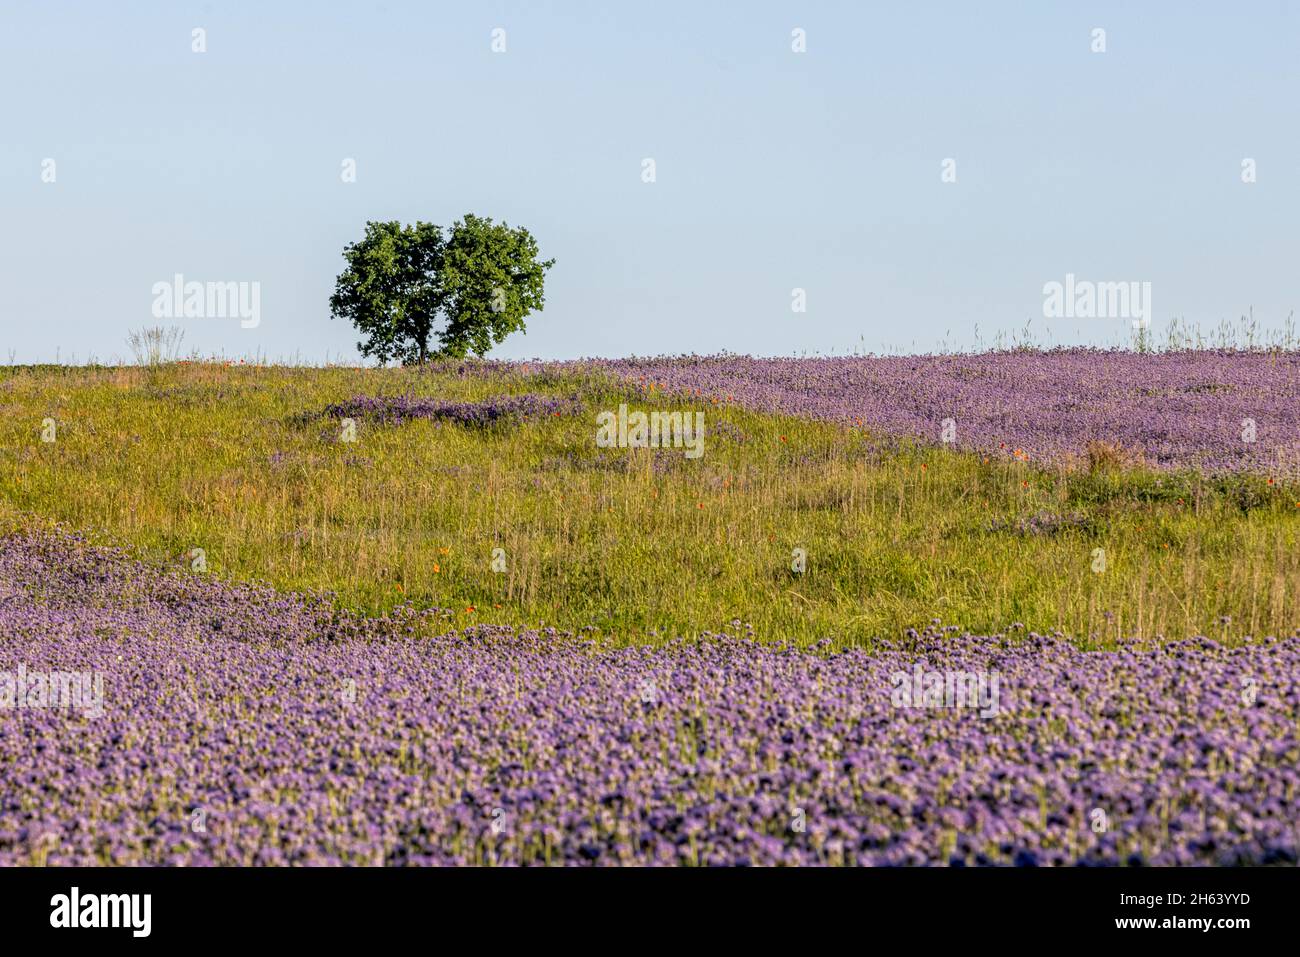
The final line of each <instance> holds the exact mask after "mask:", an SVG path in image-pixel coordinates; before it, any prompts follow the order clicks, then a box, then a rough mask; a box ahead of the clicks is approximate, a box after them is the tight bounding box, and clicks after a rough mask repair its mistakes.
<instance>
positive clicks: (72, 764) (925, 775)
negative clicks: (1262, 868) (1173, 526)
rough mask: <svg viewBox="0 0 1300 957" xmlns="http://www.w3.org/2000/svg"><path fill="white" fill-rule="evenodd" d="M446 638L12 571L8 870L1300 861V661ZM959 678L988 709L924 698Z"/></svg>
mask: <svg viewBox="0 0 1300 957" xmlns="http://www.w3.org/2000/svg"><path fill="white" fill-rule="evenodd" d="M736 624H737V630H738V631H743V626H742V625H741V624H740V623H739V622H737V623H736ZM448 627H449V626H447V625H446V624H445V623H444V622H443V621H442V618H441V615H440V614H439V613H436V612H425V613H421V614H418V615H417V614H415V613H413V612H406V611H403V612H400V613H398V614H395V615H393V616H392V617H389V618H385V619H373V618H370V619H366V618H358V617H353V616H351V615H348V614H345V613H342V612H339V611H336V610H334V609H333V607H332V606H331V604H330V602H329V601H327V600H325V599H309V598H303V597H298V596H289V595H282V594H277V593H275V592H274V591H272V590H271V589H269V588H267V587H265V586H261V585H228V584H223V583H220V582H217V581H214V580H212V579H209V578H206V577H200V576H195V575H191V574H189V573H187V572H163V571H159V570H157V569H154V568H152V567H149V566H145V565H142V564H139V563H138V562H136V561H134V560H133V559H131V558H129V557H127V556H125V555H124V554H123V553H120V552H117V551H112V550H107V549H103V548H99V547H92V546H90V545H87V544H86V543H84V542H83V541H81V540H79V539H77V538H75V537H72V536H64V535H60V534H52V533H38V534H30V535H15V536H10V537H7V538H5V539H3V540H0V671H3V672H4V675H3V676H2V677H0V704H3V706H4V711H3V712H2V713H0V864H15V863H46V864H84V863H96V862H113V863H119V864H138V863H151V864H196V865H197V864H235V863H259V864H283V863H301V864H338V863H391V864H452V863H465V862H498V863H507V864H514V863H551V864H615V863H647V864H681V863H687V864H704V865H708V864H738V863H752V864H772V863H805V864H823V863H824V864H924V863H937V864H944V863H965V864H983V863H997V864H1004V863H1007V864H1010V863H1018V864H1034V863H1037V864H1069V863H1077V862H1083V863H1135V862H1138V861H1141V862H1146V863H1179V864H1198V863H1199V864H1211V863H1246V862H1248V863H1275V862H1276V863H1281V862H1295V861H1296V855H1297V843H1296V841H1297V835H1296V833H1295V830H1294V824H1293V823H1292V822H1294V821H1295V820H1297V818H1298V817H1300V815H1298V814H1297V811H1298V810H1300V809H1298V808H1297V805H1298V804H1300V739H1298V737H1297V727H1298V722H1300V640H1297V639H1296V638H1286V639H1282V640H1273V639H1265V640H1262V641H1258V642H1255V643H1251V644H1249V645H1245V646H1241V647H1225V646H1223V645H1221V644H1218V643H1215V642H1213V641H1210V640H1207V639H1197V640H1190V641H1183V642H1177V643H1173V644H1169V645H1167V646H1165V647H1164V648H1163V649H1156V648H1154V647H1132V648H1127V649H1125V650H1122V651H1118V652H1108V653H1099V652H1082V651H1079V650H1077V649H1075V648H1074V647H1073V646H1072V645H1070V644H1069V643H1068V642H1066V641H1065V640H1064V638H1063V636H1059V635H1057V636H1039V635H1032V634H1030V635H1024V634H1023V633H1022V632H1015V633H1013V634H1012V635H1008V636H992V637H974V636H970V635H963V634H960V633H956V632H953V631H950V630H946V629H942V628H940V627H938V626H936V627H934V628H933V629H929V630H927V631H926V632H925V633H924V634H920V635H915V634H913V635H911V636H909V638H908V639H907V640H906V641H905V642H904V643H902V644H900V645H896V646H893V647H891V648H889V649H887V650H886V651H884V652H883V653H880V654H876V655H869V654H867V653H865V652H862V651H857V650H855V651H849V652H846V653H843V652H837V650H836V649H834V648H829V647H823V648H820V649H818V650H816V651H813V652H799V651H792V650H785V649H782V648H780V647H778V646H774V645H765V644H757V643H754V642H753V641H749V640H745V639H744V638H740V637H728V636H724V635H713V636H707V637H706V638H705V639H704V640H701V641H690V642H678V643H676V644H672V645H669V646H667V647H661V648H632V649H620V650H609V649H604V650H602V649H601V648H599V647H597V646H595V645H593V644H591V643H589V642H584V641H582V640H580V639H579V638H576V637H573V636H569V635H564V634H557V633H555V632H554V631H553V630H549V629H548V630H545V631H541V632H538V631H520V632H515V631H512V630H509V629H505V628H500V627H496V628H492V627H482V628H477V629H471V630H467V631H462V632H449V633H446V634H438V633H439V632H440V631H444V630H446V629H447V628H448ZM20 667H21V668H22V669H24V673H23V678H24V681H25V682H26V685H25V687H24V688H23V693H22V694H19V693H18V690H19V689H18V684H17V679H16V677H15V675H16V673H17V672H18V670H19V668H20ZM59 671H64V672H76V673H81V672H92V673H94V674H96V675H98V676H100V677H102V703H101V706H99V707H95V708H89V707H85V705H86V699H84V698H83V699H82V700H80V701H79V702H78V703H76V704H74V705H73V706H72V707H65V706H59V707H55V706H54V705H55V704H56V702H54V701H52V700H51V699H50V695H51V694H52V691H51V690H50V688H51V687H52V685H51V686H49V687H45V688H44V690H41V691H39V692H38V690H36V689H39V688H41V687H42V686H41V684H40V683H39V681H37V679H35V678H33V676H34V675H37V674H49V673H51V672H59ZM954 673H960V674H963V675H967V676H970V677H971V679H972V680H976V679H978V681H979V682H980V683H981V684H980V687H981V688H982V689H983V690H984V691H986V692H989V694H987V695H983V696H982V697H981V698H980V700H979V702H978V706H977V704H976V702H975V700H974V698H973V697H971V698H965V697H962V695H961V694H957V695H955V696H950V695H947V693H946V692H943V691H941V692H940V693H939V695H938V696H937V697H934V698H929V697H927V695H928V693H929V692H925V693H920V690H921V689H920V687H918V688H917V691H918V694H916V695H914V696H913V695H909V696H905V697H904V698H901V699H900V698H899V697H898V694H899V680H900V679H899V676H900V675H913V676H914V675H927V674H928V675H933V674H940V675H951V674H954ZM925 686H926V685H924V684H923V685H922V686H921V687H925ZM931 690H932V689H931ZM66 704H67V701H66V700H64V701H63V702H62V705H66ZM922 705H923V706H922Z"/></svg>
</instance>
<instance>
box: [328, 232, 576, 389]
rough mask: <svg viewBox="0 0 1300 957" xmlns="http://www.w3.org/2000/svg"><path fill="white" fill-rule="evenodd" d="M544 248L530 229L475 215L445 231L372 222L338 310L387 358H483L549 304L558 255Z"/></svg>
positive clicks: (335, 304) (352, 260)
mask: <svg viewBox="0 0 1300 957" xmlns="http://www.w3.org/2000/svg"><path fill="white" fill-rule="evenodd" d="M539 255H540V254H539V252H538V248H537V240H535V239H534V238H533V236H532V234H531V233H530V232H529V231H528V230H527V229H524V228H523V227H518V228H513V229H512V228H511V227H510V226H509V225H508V224H507V223H494V222H493V221H492V220H491V219H489V218H487V217H483V216H475V215H473V214H472V213H467V214H466V215H465V216H464V217H462V218H461V219H460V220H458V221H457V222H455V223H453V224H452V225H451V227H449V228H448V229H446V230H445V231H444V230H443V228H442V227H440V226H436V225H434V224H432V223H425V222H417V223H416V224H415V225H414V226H405V225H403V224H401V223H400V222H397V221H392V222H368V223H366V233H365V236H363V237H362V238H361V239H360V240H358V241H357V242H355V243H352V244H350V245H349V246H348V247H347V248H346V249H345V250H344V251H343V258H344V259H345V260H346V262H347V267H346V268H345V269H344V271H343V272H342V273H341V274H340V275H339V277H338V280H337V282H336V283H335V287H334V295H332V296H331V297H330V314H331V315H332V316H333V317H335V318H344V319H347V320H349V321H350V322H351V323H352V324H353V325H354V326H356V328H357V329H358V330H359V331H360V332H361V333H363V335H364V336H365V338H364V339H362V340H361V341H360V342H358V343H357V348H358V349H360V351H361V354H362V355H364V356H369V357H372V358H375V359H378V360H379V361H380V362H389V361H392V360H397V361H400V362H402V363H413V362H420V363H423V362H424V361H425V360H426V359H427V358H429V357H430V356H433V355H437V356H446V357H451V358H464V357H465V356H466V355H469V354H471V353H473V354H474V355H478V356H483V355H486V354H487V352H488V351H489V350H490V349H491V348H492V347H493V346H494V345H498V344H499V343H501V342H502V341H503V340H504V339H505V337H506V336H508V335H509V334H510V333H512V332H522V331H524V330H525V324H524V319H525V317H526V316H527V315H528V314H529V313H530V312H540V311H541V310H542V308H543V306H544V305H545V302H546V299H545V294H544V280H545V274H546V270H548V269H550V268H551V267H552V266H553V265H554V264H555V260H554V259H549V260H545V261H543V260H541V259H539Z"/></svg>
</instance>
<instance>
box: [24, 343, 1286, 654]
mask: <svg viewBox="0 0 1300 957" xmlns="http://www.w3.org/2000/svg"><path fill="white" fill-rule="evenodd" d="M407 389H411V390H414V391H416V392H417V393H419V394H427V395H438V396H442V397H448V398H482V397H485V396H488V395H492V394H498V393H501V392H504V391H513V392H520V391H545V392H552V393H556V394H564V395H567V394H572V393H574V392H575V391H576V392H579V393H580V394H581V396H582V398H583V400H584V402H585V403H586V407H587V409H588V413H587V414H586V415H584V416H583V417H582V418H573V417H569V418H563V419H555V420H553V421H547V422H545V423H543V424H540V425H531V426H516V427H505V428H497V429H494V430H488V431H473V430H469V429H465V428H461V427H457V426H447V425H443V426H441V427H439V426H437V425H434V424H433V423H429V422H414V423H409V424H405V425H401V426H383V427H380V426H367V425H366V424H364V423H363V424H362V425H361V427H360V434H359V440H358V442H357V443H355V444H346V443H342V442H340V441H338V436H339V430H338V426H337V423H336V422H334V421H332V420H327V419H319V420H314V421H304V420H303V419H302V418H301V417H300V414H301V413H303V412H317V411H319V410H320V409H321V408H322V407H323V406H325V405H326V404H327V403H329V402H332V401H336V400H339V399H343V398H347V397H350V396H352V395H355V394H359V393H380V392H384V393H390V392H391V393H396V392H402V391H405V390H407ZM628 397H632V401H633V405H634V407H636V408H643V409H650V408H654V407H658V408H670V409H695V408H702V409H703V410H704V412H705V423H706V438H705V449H706V453H705V455H704V457H703V458H701V459H698V460H694V461H691V460H686V459H684V457H683V456H682V455H681V453H680V452H679V451H665V452H659V453H654V452H650V451H646V450H633V451H628V450H616V449H613V450H601V449H598V448H596V446H595V441H594V436H595V414H596V412H597V411H599V410H601V409H613V408H615V407H616V406H617V403H618V402H619V401H620V399H623V400H626V399H627V398H628ZM47 416H48V417H52V418H54V419H55V420H56V421H57V423H58V436H57V441H56V442H54V443H52V444H46V443H42V442H41V441H40V430H41V421H42V419H44V418H46V417H47ZM881 444H882V443H880V442H879V441H878V440H875V441H873V439H872V438H871V437H869V436H865V435H863V434H862V433H861V432H860V431H858V430H851V429H846V428H842V427H838V426H833V425H828V424H819V423H810V422H803V421H796V420H791V419H783V418H780V417H776V416H765V415H757V414H753V413H749V412H745V411H743V410H740V409H736V408H732V407H728V406H726V405H713V404H711V403H709V402H708V401H707V400H703V399H699V398H689V397H681V396H677V397H667V398H665V397H663V396H656V395H653V394H649V395H646V394H640V393H636V392H634V391H633V390H632V389H631V388H630V387H628V386H626V385H622V384H618V383H614V382H611V381H609V380H606V379H602V378H600V377H598V376H595V375H585V374H584V375H580V374H578V373H576V372H573V373H566V374H561V375H555V374H552V373H537V372H533V373H531V374H530V373H527V372H522V371H519V370H515V371H513V372H510V373H505V374H497V375H494V376H491V377H482V376H465V377H462V376H458V375H456V374H455V373H454V372H452V371H446V372H438V373H435V374H425V375H423V376H416V375H415V374H413V373H411V372H408V371H404V370H356V369H341V368H333V369H290V368H276V367H272V368H251V367H246V368H243V367H226V366H222V365H215V364H205V365H177V366H166V367H161V368H157V369H137V368H129V369H91V370H86V369H66V368H57V367H55V368H37V369H25V368H18V369H9V370H2V369H0V522H2V523H3V524H6V525H13V524H15V523H18V522H25V521H32V520H33V516H36V517H40V518H45V519H53V520H58V521H62V522H65V523H67V524H69V525H72V526H74V527H77V528H81V529H84V530H89V531H92V532H93V533H94V534H96V535H97V536H98V537H100V538H102V539H103V540H106V541H112V542H119V543H129V544H132V545H135V546H138V547H140V548H142V549H143V550H144V551H145V553H146V554H147V555H148V556H149V557H151V558H152V559H154V560H157V561H162V562H171V563H174V564H176V565H178V566H182V565H187V564H188V562H189V559H188V558H187V557H186V553H187V552H188V551H189V550H190V549H191V548H194V547H200V548H203V549H204V550H205V552H206V555H207V562H208V570H209V573H213V574H218V575H223V576H228V577H233V578H261V579H266V580H268V581H270V582H272V583H273V584H275V585H278V586H281V587H287V588H328V589H333V590H335V591H337V593H338V595H339V597H340V600H341V601H343V602H345V603H348V604H351V605H354V606H359V607H365V608H382V607H386V606H388V605H391V604H394V603H396V602H399V601H402V600H406V599H409V600H412V601H414V602H415V603H416V604H418V605H421V606H423V605H438V606H442V607H450V608H455V609H457V610H458V618H459V620H462V621H465V622H469V621H501V622H509V623H516V622H528V623H536V622H537V621H539V620H544V621H546V622H547V623H548V624H555V625H557V626H560V627H565V628H575V629H576V628H581V627H583V626H588V625H590V626H595V627H596V628H598V629H599V630H600V631H601V632H602V633H604V634H606V635H609V636H611V637H613V638H615V639H616V640H630V641H643V640H654V639H653V638H650V637H649V632H650V631H651V630H657V631H658V632H659V634H660V635H661V636H664V635H667V636H672V635H677V634H695V633H697V632H699V631H700V630H706V629H707V630H723V629H729V630H734V629H730V628H729V622H730V620H731V619H733V618H739V619H741V620H742V621H744V622H749V623H752V624H753V625H754V628H755V631H756V633H757V634H758V636H759V637H762V638H789V639H794V640H796V641H799V642H801V643H802V642H810V641H815V640H818V639H820V638H823V637H829V636H835V637H837V638H844V639H849V640H853V641H869V639H870V638H871V637H873V636H878V635H897V634H898V633H899V632H900V631H901V630H902V629H904V628H906V627H908V626H913V625H918V624H920V623H922V622H925V621H928V620H929V619H931V618H932V617H936V616H939V617H942V618H943V620H944V621H945V622H952V623H957V624H960V625H962V626H965V627H969V628H971V629H973V630H977V631H984V630H990V629H991V630H1002V629H1005V628H1006V627H1007V626H1009V625H1010V624H1011V623H1012V622H1023V623H1025V624H1026V625H1028V626H1029V627H1030V628H1033V629H1038V630H1044V629H1050V628H1059V629H1061V630H1062V631H1065V632H1067V633H1069V634H1072V635H1078V636H1081V637H1082V639H1083V640H1084V641H1085V642H1089V641H1090V639H1089V637H1088V636H1095V637H1094V638H1093V639H1091V640H1093V641H1096V642H1098V643H1101V644H1107V643H1109V642H1110V641H1112V640H1113V639H1114V638H1115V637H1116V636H1117V635H1130V634H1134V633H1141V634H1143V635H1147V636H1150V635H1154V634H1157V633H1161V634H1165V635H1168V636H1177V637H1181V636H1183V635H1185V634H1190V633H1204V634H1211V635H1215V636H1218V635H1220V634H1226V633H1227V632H1228V631H1229V630H1230V631H1231V632H1232V633H1234V634H1238V635H1240V634H1242V633H1247V634H1265V633H1280V632H1290V631H1291V630H1292V629H1293V628H1294V627H1295V626H1296V625H1297V624H1300V614H1297V597H1296V594H1295V589H1296V585H1297V583H1300V577H1298V575H1297V573H1298V572H1300V550H1297V547H1296V545H1297V535H1296V527H1297V525H1296V523H1297V512H1300V509H1297V501H1300V493H1298V492H1297V491H1296V490H1294V489H1290V490H1283V489H1279V488H1273V487H1270V486H1268V485H1267V484H1266V481H1265V480H1264V479H1263V478H1247V479H1239V480H1232V481H1228V482H1214V481H1210V480H1206V479H1200V478H1197V477H1195V476H1183V477H1169V476H1165V477H1159V476H1156V475H1153V474H1150V473H1146V472H1135V471H1128V472H1122V473H1121V472H1104V473H1099V474H1090V473H1087V472H1080V471H1075V472H1066V471H1062V470H1051V469H1039V468H1036V467H1034V466H1033V465H1031V464H1028V463H1024V462H1018V461H1015V460H1014V459H1011V458H1007V459H1004V460H996V461H985V460H983V459H982V458H981V457H979V456H976V455H971V454H962V453H955V452H952V451H948V450H944V449H918V448H910V447H906V446H903V447H892V448H888V449H886V450H884V451H881V450H879V448H878V446H880V445H881ZM656 455H657V457H658V461H657V463H656V462H655V461H653V460H654V458H655V456H656ZM1043 512H1046V513H1053V514H1056V515H1058V516H1059V515H1065V516H1070V520H1069V521H1067V522H1066V523H1065V524H1064V525H1063V526H1062V527H1060V528H1058V529H1057V530H1056V531H1053V532H1047V533H1025V532H1021V531H1017V530H1016V529H1015V523H1016V521H1017V520H1018V519H1022V518H1026V517H1028V516H1031V515H1034V514H1037V513H1043ZM996 524H1002V525H1006V526H1009V527H1007V528H1003V529H1000V530H990V529H991V526H993V525H996ZM494 547H502V548H504V549H505V550H506V556H507V564H508V571H507V572H506V573H505V574H497V573H494V572H493V571H492V568H491V562H492V549H493V548H494ZM796 547H802V548H804V549H806V550H807V555H808V568H807V572H806V574H803V575H797V574H795V573H793V572H792V571H791V569H790V565H791V556H792V550H793V549H794V548H796ZM1096 548H1104V549H1105V551H1106V564H1107V567H1106V570H1105V571H1104V572H1102V573H1096V572H1094V571H1093V550H1094V549H1096ZM471 605H472V606H474V608H475V610H474V611H473V612H469V611H467V610H466V609H467V607H468V606H471ZM1223 615H1228V616H1232V617H1233V619H1234V622H1233V625H1232V626H1231V628H1230V629H1226V628H1225V627H1224V626H1222V625H1221V624H1219V622H1218V619H1219V617H1220V616H1223Z"/></svg>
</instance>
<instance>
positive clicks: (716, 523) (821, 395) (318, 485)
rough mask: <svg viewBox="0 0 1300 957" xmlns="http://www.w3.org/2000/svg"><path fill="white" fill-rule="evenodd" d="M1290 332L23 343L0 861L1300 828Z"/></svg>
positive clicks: (801, 851) (5, 467)
mask: <svg viewBox="0 0 1300 957" xmlns="http://www.w3.org/2000/svg"><path fill="white" fill-rule="evenodd" d="M1298 368H1300V358H1297V355H1296V354H1295V353H1291V352H1279V351H1268V350H1257V351H1240V352H1227V351H1210V352H1178V353H1166V354H1146V355H1139V354H1133V353H1097V352H1091V351H1088V350H1069V351H1061V352H1045V353H1030V352H998V353H989V354H985V355H981V356H966V357H962V356H934V357H912V358H907V359H878V358H865V357H860V358H854V359H843V360H819V359H802V360H753V359H747V358H744V357H730V356H728V357H681V358H677V359H671V360H670V359H647V360H619V361H580V362H566V363H536V362H531V363H482V362H472V363H446V362H443V363H437V364H434V365H433V366H431V367H429V368H426V369H422V370H414V369H375V368H369V369H365V368H363V369H358V368H342V367H325V368H293V367H284V366H260V365H246V364H241V363H230V362H216V361H189V362H168V363H158V364H154V365H147V366H143V367H93V366H92V367H85V368H69V367H11V368H8V369H5V370H3V371H0V793H3V794H4V795H5V797H4V800H3V802H0V864H22V865H63V864H120V865H131V864H152V865H210V864H256V865H284V864H291V865H297V864H370V865H379V864H383V865H446V864H451V865H460V864H527V865H569V864H571V865H591V864H595V865H620V864H643V865H735V864H764V865H773V864H780V865H809V864H814V865H823V864H824V865H861V866H876V865H935V864H947V865H1000V864H1014V865H1027V866H1032V865H1071V864H1101V865H1115V864H1129V865H1137V864H1172V865H1206V864H1219V865H1222V864H1279V863H1295V862H1297V861H1300V829H1298V828H1297V826H1296V819H1297V818H1296V804H1297V801H1300V776H1298V775H1297V771H1296V769H1297V767H1298V766H1300V738H1298V737H1297V733H1298V729H1300V633H1297V630H1296V625H1297V610H1296V607H1295V605H1296V596H1295V587H1294V585H1295V582H1296V581H1297V574H1296V573H1297V570H1298V569H1297V558H1296V554H1297V549H1296V523H1297V520H1298V519H1300V487H1298V486H1297V482H1296V477H1295V474H1294V472H1293V470H1292V467H1291V466H1292V463H1294V461H1295V456H1294V452H1295V447H1294V440H1293V439H1292V438H1291V437H1292V436H1295V435H1297V433H1298V432H1300V419H1298V417H1300V411H1297V409H1300V404H1298V403H1296V402H1295V401H1294V399H1295V398H1296V392H1297V390H1298V389H1300V384H1298V381H1300V375H1297V371H1298ZM621 405H626V406H628V407H629V408H630V409H633V410H636V411H644V412H655V411H658V412H661V413H667V414H671V413H672V412H681V413H688V412H689V413H692V414H693V413H695V412H699V413H701V414H702V415H703V421H704V423H705V429H704V444H703V449H702V451H703V454H702V455H700V456H699V457H698V458H694V457H690V456H688V455H687V454H686V450H685V449H684V448H678V447H673V446H672V444H671V443H668V444H666V445H665V444H663V443H661V446H660V447H658V448H641V447H623V443H621V442H616V443H614V444H613V445H612V446H611V445H610V443H609V442H604V443H597V441H596V438H597V428H596V423H597V419H598V417H599V416H600V415H601V414H602V413H609V412H611V411H612V410H615V409H618V408H619V407H620V406H621ZM631 418H632V417H631V416H630V415H629V416H628V431H629V432H633V428H632V425H631ZM607 438H608V436H607ZM620 438H622V436H620ZM628 438H631V436H628ZM630 444H632V445H635V444H636V443H635V442H631V443H630Z"/></svg>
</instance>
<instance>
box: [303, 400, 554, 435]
mask: <svg viewBox="0 0 1300 957" xmlns="http://www.w3.org/2000/svg"><path fill="white" fill-rule="evenodd" d="M579 408H580V403H579V402H578V400H577V399H576V398H570V399H559V398H555V397H554V396H548V395H539V394H536V393H528V394H526V395H504V396H494V397H493V398H490V399H484V400H483V401H481V402H454V401H449V400H444V399H431V398H422V397H418V396H409V395H394V396H368V395H359V396H354V397H353V398H351V399H348V400H347V401H346V402H336V403H334V404H333V405H330V406H329V407H327V408H326V409H325V414H326V415H329V416H333V417H335V418H344V417H348V416H354V417H356V418H367V419H373V420H374V421H377V422H383V423H391V424H398V423H401V422H407V421H410V420H412V419H433V420H435V421H445V422H454V423H455V424H457V425H465V426H480V427H481V426H487V425H492V424H494V423H496V422H500V421H503V420H505V421H529V420H536V419H542V418H546V417H548V416H554V415H567V414H572V413H573V412H576V411H578V409H579Z"/></svg>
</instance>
